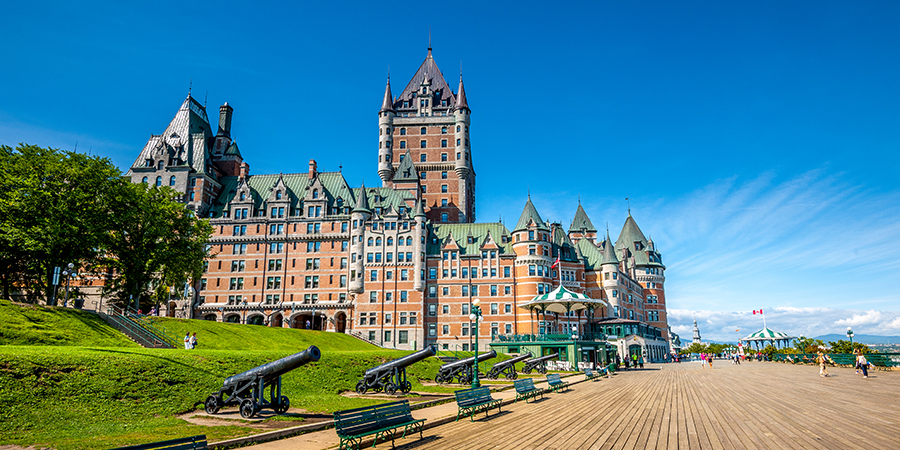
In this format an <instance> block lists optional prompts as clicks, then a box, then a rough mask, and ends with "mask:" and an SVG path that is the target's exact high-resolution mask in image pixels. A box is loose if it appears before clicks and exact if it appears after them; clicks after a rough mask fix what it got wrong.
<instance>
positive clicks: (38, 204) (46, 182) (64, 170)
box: [0, 144, 120, 302]
mask: <svg viewBox="0 0 900 450" xmlns="http://www.w3.org/2000/svg"><path fill="white" fill-rule="evenodd" d="M119 176H120V172H119V170H118V169H117V168H116V167H115V166H114V165H113V164H112V163H111V162H110V161H109V160H108V159H106V158H100V157H96V156H87V155H84V154H81V153H75V152H70V151H65V150H59V149H52V148H46V149H45V148H41V147H38V146H34V145H26V144H19V145H18V146H17V147H16V148H15V149H12V148H10V147H8V146H0V268H3V271H2V272H3V275H2V277H0V280H2V281H0V283H2V284H3V291H4V297H6V298H9V295H10V290H11V288H12V286H16V287H17V288H19V289H20V290H22V291H23V292H24V293H25V296H26V300H28V301H32V302H36V301H39V300H41V299H43V300H47V301H49V300H50V299H51V298H53V297H54V290H53V287H52V277H53V271H54V268H55V267H65V266H66V265H67V264H69V263H72V264H74V265H75V266H76V267H83V266H86V265H92V263H94V262H95V261H96V260H97V258H98V257H99V256H100V252H101V249H100V247H101V241H102V237H103V234H104V233H105V230H106V223H107V218H108V214H107V208H106V205H105V199H106V198H107V191H108V190H109V188H110V187H111V186H113V183H112V181H113V180H116V179H118V177H119Z"/></svg>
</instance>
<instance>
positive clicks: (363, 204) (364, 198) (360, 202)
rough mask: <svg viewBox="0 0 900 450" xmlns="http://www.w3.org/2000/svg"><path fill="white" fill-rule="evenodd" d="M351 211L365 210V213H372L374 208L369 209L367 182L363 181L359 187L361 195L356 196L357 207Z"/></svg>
mask: <svg viewBox="0 0 900 450" xmlns="http://www.w3.org/2000/svg"><path fill="white" fill-rule="evenodd" d="M351 212H364V213H369V214H371V213H372V210H371V209H369V197H368V193H367V192H366V183H365V182H363V184H362V186H361V187H360V188H359V195H357V197H356V207H355V208H353V211H351Z"/></svg>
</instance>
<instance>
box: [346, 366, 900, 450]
mask: <svg viewBox="0 0 900 450" xmlns="http://www.w3.org/2000/svg"><path fill="white" fill-rule="evenodd" d="M647 367H648V368H647V369H645V370H643V371H640V370H639V371H628V372H619V373H618V374H616V375H615V376H614V377H612V378H611V379H608V378H603V379H599V380H596V381H592V382H590V381H589V382H585V383H579V384H576V385H574V386H572V388H571V389H570V390H569V391H568V392H563V393H557V394H549V395H545V397H544V400H543V401H538V402H535V403H530V404H525V403H524V402H519V403H517V404H515V405H509V406H504V407H503V412H502V413H501V414H497V413H496V410H495V411H494V412H492V413H491V415H490V417H488V418H487V419H485V418H484V415H483V414H481V415H480V416H479V417H480V419H479V420H476V421H475V423H472V422H470V421H468V420H460V421H459V422H451V423H449V424H446V425H441V426H437V427H434V428H431V429H428V430H426V431H425V438H424V439H423V440H418V436H415V439H410V438H407V439H400V440H398V441H397V448H398V449H417V448H440V449H466V450H471V449H510V450H515V449H567V450H568V449H644V448H651V449H850V448H866V449H898V448H900V373H898V372H871V373H870V377H869V379H863V378H862V376H857V375H855V374H854V371H853V370H852V369H841V368H829V371H830V373H831V374H832V376H831V377H828V378H821V377H819V375H818V368H816V367H812V366H792V365H788V364H782V363H747V362H745V363H743V364H741V365H738V366H732V365H731V364H730V363H728V362H725V361H716V364H715V367H714V369H712V370H710V369H701V368H700V365H699V364H698V363H681V364H667V365H648V366H647ZM580 378H583V377H579V378H577V379H580ZM332 433H333V431H332ZM386 445H389V443H385V444H379V447H381V446H386Z"/></svg>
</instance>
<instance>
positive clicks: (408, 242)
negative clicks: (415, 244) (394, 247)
mask: <svg viewBox="0 0 900 450" xmlns="http://www.w3.org/2000/svg"><path fill="white" fill-rule="evenodd" d="M422 239H424V238H422ZM406 245H412V238H411V237H408V238H406Z"/></svg>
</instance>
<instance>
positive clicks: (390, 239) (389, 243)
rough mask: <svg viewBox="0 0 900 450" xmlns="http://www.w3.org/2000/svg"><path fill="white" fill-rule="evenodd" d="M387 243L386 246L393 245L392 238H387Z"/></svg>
mask: <svg viewBox="0 0 900 450" xmlns="http://www.w3.org/2000/svg"><path fill="white" fill-rule="evenodd" d="M387 245H388V247H390V246H392V245H394V238H391V237H389V238H387Z"/></svg>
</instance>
